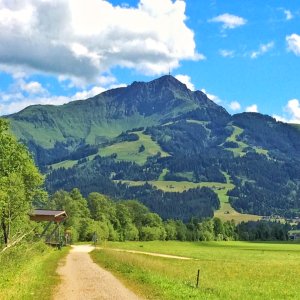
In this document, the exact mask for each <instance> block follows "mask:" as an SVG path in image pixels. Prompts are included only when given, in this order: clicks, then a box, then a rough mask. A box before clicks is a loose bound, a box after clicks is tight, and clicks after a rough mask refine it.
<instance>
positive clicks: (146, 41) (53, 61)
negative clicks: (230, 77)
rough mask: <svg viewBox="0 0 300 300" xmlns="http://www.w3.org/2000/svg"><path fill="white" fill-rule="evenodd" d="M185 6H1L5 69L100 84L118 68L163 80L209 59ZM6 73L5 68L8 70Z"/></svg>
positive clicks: (90, 0) (26, 0) (163, 1)
mask: <svg viewBox="0 0 300 300" xmlns="http://www.w3.org/2000/svg"><path fill="white" fill-rule="evenodd" d="M185 6H186V4H185V2H184V1H182V0H175V1H173V0H140V1H139V3H138V6H137V7H128V6H113V5H112V4H111V3H109V2H108V1H105V0H86V1H75V0H60V1H50V0H44V1H40V0H23V1H4V0H0V39H1V43H0V65H2V67H3V66H4V67H5V68H6V69H7V70H8V69H11V70H14V71H16V70H17V71H25V72H26V73H29V72H35V73H39V72H40V73H47V74H56V75H60V76H62V77H64V78H69V79H74V80H75V81H76V79H77V80H78V79H81V80H85V81H86V82H88V83H92V82H93V83H98V81H97V79H98V76H100V74H103V72H107V71H109V70H110V69H111V68H113V67H115V66H121V67H126V68H132V69H135V70H137V71H139V72H141V73H143V74H151V75H152V74H153V75H154V74H162V73H166V72H167V71H168V70H169V69H170V68H171V69H174V68H176V67H178V66H179V63H180V61H181V60H199V59H204V56H203V55H202V54H199V53H197V51H196V44H195V40H194V32H193V31H192V30H191V29H190V28H188V27H187V25H186V24H185V21H186V15H185ZM2 67H0V68H2Z"/></svg>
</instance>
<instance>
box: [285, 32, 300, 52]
mask: <svg viewBox="0 0 300 300" xmlns="http://www.w3.org/2000/svg"><path fill="white" fill-rule="evenodd" d="M285 39H286V42H287V46H288V50H289V51H291V52H293V53H294V54H296V55H297V56H300V35H298V34H296V33H293V34H291V35H288V36H286V38H285Z"/></svg>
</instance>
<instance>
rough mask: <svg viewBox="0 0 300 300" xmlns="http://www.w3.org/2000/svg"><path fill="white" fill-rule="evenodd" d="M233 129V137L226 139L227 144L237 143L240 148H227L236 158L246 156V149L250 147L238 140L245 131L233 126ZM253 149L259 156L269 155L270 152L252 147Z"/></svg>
mask: <svg viewBox="0 0 300 300" xmlns="http://www.w3.org/2000/svg"><path fill="white" fill-rule="evenodd" d="M232 127H233V132H232V134H231V136H230V137H228V138H227V139H226V142H234V143H237V144H238V147H237V148H227V150H230V151H232V152H233V154H234V156H236V157H237V156H244V155H246V152H244V150H245V149H246V148H248V147H249V145H248V144H246V143H244V142H242V141H240V140H239V139H238V137H239V136H240V135H241V134H242V133H243V132H244V129H242V128H240V127H238V126H232ZM252 148H253V149H254V150H255V152H256V153H258V154H263V155H268V150H265V149H262V148H259V147H252Z"/></svg>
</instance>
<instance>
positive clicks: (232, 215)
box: [118, 169, 261, 223]
mask: <svg viewBox="0 0 300 300" xmlns="http://www.w3.org/2000/svg"><path fill="white" fill-rule="evenodd" d="M166 172H167V169H164V170H163V172H162V174H161V175H160V176H159V179H158V180H153V181H148V183H149V184H151V185H152V186H154V187H156V188H157V189H160V190H162V191H164V192H179V193H182V192H184V191H187V190H189V189H195V188H198V187H208V188H211V189H212V190H213V191H214V192H216V193H217V195H218V197H219V200H220V209H218V210H216V211H215V214H214V216H215V217H218V218H220V219H221V220H222V221H231V220H234V222H235V223H241V222H243V221H244V222H247V221H257V220H260V219H261V216H256V215H250V214H241V213H239V212H237V211H236V210H235V209H234V208H233V207H232V206H231V205H230V203H229V197H228V196H227V192H228V191H229V190H232V189H233V188H234V185H233V184H232V183H231V181H230V177H229V175H228V174H227V173H225V172H223V174H224V176H225V178H226V183H220V182H200V183H195V182H190V181H163V179H164V176H165V174H166ZM178 175H181V176H185V177H187V176H192V174H190V173H188V172H186V173H184V174H183V173H178ZM118 182H119V181H118ZM120 182H122V183H126V184H128V185H130V186H140V185H143V184H145V181H131V180H121V181H120Z"/></svg>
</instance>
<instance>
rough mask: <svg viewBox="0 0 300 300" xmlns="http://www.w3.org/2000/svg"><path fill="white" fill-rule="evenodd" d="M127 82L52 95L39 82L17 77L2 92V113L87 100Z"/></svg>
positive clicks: (0, 99)
mask: <svg viewBox="0 0 300 300" xmlns="http://www.w3.org/2000/svg"><path fill="white" fill-rule="evenodd" d="M124 86H126V85H125V84H116V83H114V84H111V85H109V86H107V87H106V88H105V87H101V86H93V87H92V88H90V89H83V90H80V91H78V92H76V93H75V94H74V95H72V96H70V97H67V96H51V95H50V94H49V92H48V91H47V90H46V89H45V88H44V87H42V85H41V84H40V83H39V82H36V81H30V82H28V83H27V82H25V81H24V80H23V79H17V80H16V81H15V82H14V83H13V84H12V85H11V86H10V88H9V91H8V92H5V93H3V92H0V115H8V114H12V113H15V112H18V111H20V110H22V109H24V108H25V107H27V106H30V105H35V104H42V105H45V104H49V105H61V104H65V103H68V102H70V101H74V100H85V99H88V98H91V97H94V96H96V95H98V94H100V93H102V92H104V91H106V90H107V89H113V88H118V87H124Z"/></svg>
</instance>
